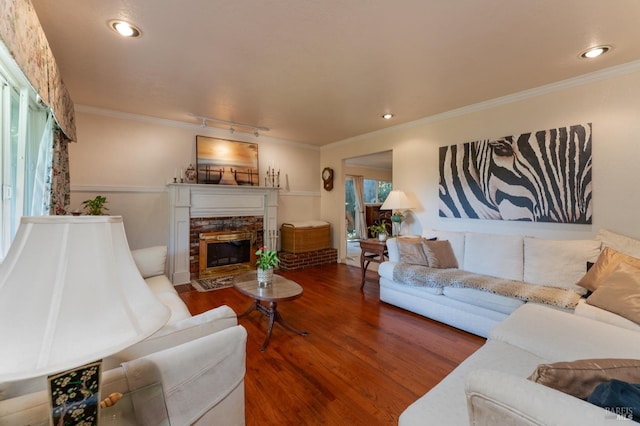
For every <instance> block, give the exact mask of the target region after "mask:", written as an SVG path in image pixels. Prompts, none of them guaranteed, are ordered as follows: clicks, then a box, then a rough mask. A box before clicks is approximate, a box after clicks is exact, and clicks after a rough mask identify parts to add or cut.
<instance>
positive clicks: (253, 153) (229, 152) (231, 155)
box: [196, 136, 260, 186]
mask: <svg viewBox="0 0 640 426" xmlns="http://www.w3.org/2000/svg"><path fill="white" fill-rule="evenodd" d="M196 169H197V182H198V183H206V184H214V185H252V186H257V185H259V184H260V179H259V178H260V175H259V174H258V144H255V143H249V142H238V141H230V140H227V139H218V138H210V137H207V136H196Z"/></svg>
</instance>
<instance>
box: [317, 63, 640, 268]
mask: <svg viewBox="0 0 640 426" xmlns="http://www.w3.org/2000/svg"><path fill="white" fill-rule="evenodd" d="M639 117H640V62H635V63H631V64H628V65H626V66H623V67H617V68H614V69H609V70H605V71H603V72H599V73H594V74H591V75H588V76H583V77H581V78H578V79H574V80H571V81H565V82H560V83H557V84H555V85H551V86H547V87H544V88H539V89H536V90H532V91H529V92H526V93H520V94H517V95H514V96H510V97H506V98H503V99H500V100H495V101H493V102H487V103H485V104H482V105H476V106H470V107H467V108H464V109H461V110H458V111H452V112H451V113H448V114H443V115H441V116H438V117H432V118H426V119H423V120H420V121H416V122H413V123H410V124H408V125H402V126H396V127H393V128H390V129H385V130H383V131H379V132H375V133H371V134H366V135H361V136H358V137H355V138H351V139H349V140H345V141H340V142H337V143H334V144H331V145H328V146H325V147H323V148H322V151H321V163H322V166H323V167H324V166H330V167H333V168H334V170H335V175H336V182H335V185H334V187H335V188H336V190H334V191H332V192H331V193H326V192H323V194H322V217H323V218H324V219H326V220H329V221H331V222H332V223H338V224H342V226H343V227H344V224H343V222H344V221H341V220H340V219H341V215H342V214H343V212H342V209H341V206H342V205H343V204H344V180H343V179H344V170H345V169H344V164H343V160H344V159H345V158H348V157H354V156H359V155H364V154H368V153H372V152H376V151H384V150H388V149H392V150H393V184H394V187H395V188H400V189H403V190H404V191H405V192H407V193H408V195H409V196H410V197H412V198H413V199H414V200H415V201H416V202H417V203H418V204H419V206H420V207H419V208H418V209H416V210H415V212H414V213H413V214H412V215H411V216H410V218H409V219H408V222H407V223H405V224H403V226H404V227H403V233H408V232H411V233H414V234H419V233H421V232H422V231H423V230H424V229H429V228H438V229H451V230H469V231H476V232H495V233H506V234H525V235H531V236H538V237H543V238H591V237H593V236H594V235H595V233H596V232H597V231H598V229H600V228H607V229H611V230H613V231H616V232H620V233H624V234H626V235H629V236H632V237H635V238H640V226H638V224H637V217H638V212H639V211H640V191H639V189H638V186H639V185H638V184H640V170H639V166H638V160H639V159H640V118H639ZM585 122H591V123H593V134H592V136H593V148H592V152H593V224H592V225H571V224H550V223H522V222H509V221H490V220H469V219H466V220H465V219H446V218H440V217H439V216H438V206H439V198H438V179H439V171H438V148H439V147H441V146H447V145H453V144H459V143H464V142H470V141H474V140H479V139H485V138H495V137H501V136H506V135H517V134H520V133H523V132H527V131H536V130H544V129H552V128H556V127H561V126H567V125H572V124H580V123H585ZM407 225H409V228H407ZM336 228H337V229H334V239H336V241H337V240H340V241H341V242H340V244H338V245H337V247H338V248H339V250H340V254H339V256H340V258H343V257H344V254H345V253H344V252H343V250H344V249H343V248H344V229H340V227H336Z"/></svg>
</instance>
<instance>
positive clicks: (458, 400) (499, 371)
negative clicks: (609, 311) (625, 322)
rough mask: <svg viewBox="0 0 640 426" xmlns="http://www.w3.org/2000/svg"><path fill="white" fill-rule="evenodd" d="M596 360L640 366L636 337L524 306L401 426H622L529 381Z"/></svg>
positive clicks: (639, 337)
mask: <svg viewBox="0 0 640 426" xmlns="http://www.w3.org/2000/svg"><path fill="white" fill-rule="evenodd" d="M593 358H596V359H602V358H627V359H635V360H638V359H640V331H639V330H638V329H636V330H630V329H627V328H623V327H618V326H616V325H612V324H607V323H604V322H601V321H597V320H594V319H591V318H586V317H583V316H580V315H574V314H571V313H567V312H562V311H559V310H556V309H552V308H548V307H545V306H542V305H536V304H526V305H524V306H522V307H520V308H518V309H517V310H516V311H515V312H514V313H513V314H512V315H511V316H509V317H508V318H507V319H506V320H504V321H503V322H501V323H500V324H499V325H497V326H496V327H494V328H493V329H492V330H491V331H490V333H489V338H488V340H487V342H486V344H485V345H484V346H483V347H482V348H481V349H479V350H478V351H477V352H475V353H474V354H473V355H471V356H470V357H469V358H467V359H466V360H465V361H464V362H462V363H461V364H460V365H459V366H458V367H457V368H456V369H455V370H454V371H453V372H452V373H451V374H449V375H448V376H447V377H446V378H445V379H444V380H442V381H441V382H440V383H439V384H438V385H436V386H435V387H434V388H433V389H431V390H430V391H429V392H428V393H427V394H425V395H424V396H423V397H421V398H420V399H418V400H417V401H415V402H414V403H413V404H412V405H410V406H409V407H408V408H407V409H406V410H405V411H404V412H403V413H402V414H401V416H400V419H399V422H398V424H399V425H400V426H413V425H416V426H418V425H469V424H471V425H478V426H479V425H486V426H489V425H491V426H494V425H567V426H573V425H588V426H589V425H593V426H596V425H608V424H610V425H619V424H620V421H619V420H620V418H621V416H626V415H627V414H628V410H624V409H623V410H620V411H618V410H613V411H606V410H605V409H603V408H600V407H597V406H595V405H592V404H590V403H588V402H586V401H584V400H582V399H579V398H576V397H574V396H570V395H568V394H566V393H563V392H560V391H558V390H555V389H552V388H551V387H548V386H545V385H542V384H538V383H535V382H533V381H531V380H527V378H528V377H529V376H530V375H531V374H532V373H533V372H534V370H536V368H537V367H538V366H539V365H540V364H548V363H555V362H566V361H575V360H585V359H593ZM637 364H640V363H637ZM636 368H637V367H636ZM637 375H638V376H640V374H637Z"/></svg>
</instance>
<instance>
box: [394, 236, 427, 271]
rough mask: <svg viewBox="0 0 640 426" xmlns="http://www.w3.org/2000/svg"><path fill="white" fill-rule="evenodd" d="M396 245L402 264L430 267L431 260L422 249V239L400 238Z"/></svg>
mask: <svg viewBox="0 0 640 426" xmlns="http://www.w3.org/2000/svg"><path fill="white" fill-rule="evenodd" d="M396 243H397V246H398V254H399V256H400V262H403V263H409V264H411V265H422V266H429V260H428V259H427V256H426V255H425V252H424V250H423V249H422V238H420V237H398V238H397V239H396Z"/></svg>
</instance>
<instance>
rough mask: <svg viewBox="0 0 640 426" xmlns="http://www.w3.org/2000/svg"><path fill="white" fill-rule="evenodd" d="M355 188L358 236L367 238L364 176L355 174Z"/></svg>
mask: <svg viewBox="0 0 640 426" xmlns="http://www.w3.org/2000/svg"><path fill="white" fill-rule="evenodd" d="M353 190H354V192H355V193H356V194H355V195H356V217H355V228H356V234H357V235H358V238H363V239H364V238H367V220H366V218H365V215H364V177H362V176H353Z"/></svg>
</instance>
